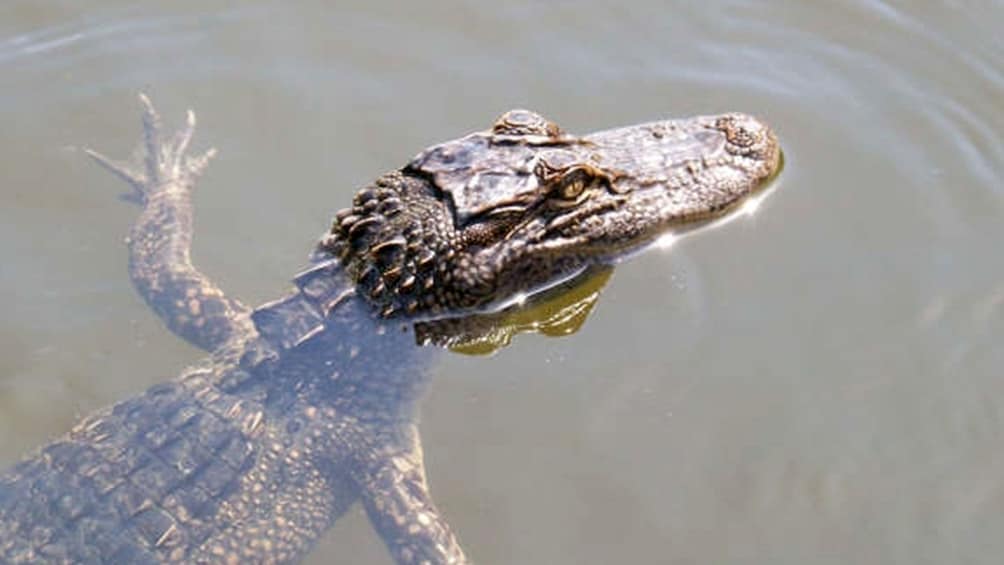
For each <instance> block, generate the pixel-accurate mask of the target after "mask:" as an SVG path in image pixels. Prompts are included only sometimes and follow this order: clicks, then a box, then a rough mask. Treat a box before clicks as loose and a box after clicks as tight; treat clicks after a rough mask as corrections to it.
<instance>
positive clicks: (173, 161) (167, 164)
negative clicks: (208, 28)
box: [84, 93, 216, 204]
mask: <svg viewBox="0 0 1004 565" xmlns="http://www.w3.org/2000/svg"><path fill="white" fill-rule="evenodd" d="M139 101H140V104H141V105H142V106H143V144H142V146H141V149H140V153H141V155H142V156H141V158H140V159H139V160H141V162H142V167H141V168H142V170H139V169H140V167H138V166H137V165H138V164H137V163H123V162H120V161H116V160H113V159H110V158H108V157H106V156H105V155H103V154H101V153H99V152H97V151H94V150H93V149H89V148H85V149H84V151H85V152H86V153H87V155H89V156H90V157H91V158H92V159H94V161H95V162H96V163H97V164H99V165H101V167H103V168H104V169H106V170H108V171H109V172H111V173H112V174H114V175H115V176H117V177H119V178H120V179H122V180H124V181H125V182H127V183H128V184H129V186H131V187H132V192H129V193H127V194H124V195H122V199H123V200H126V201H129V202H135V203H138V204H142V203H144V202H146V200H147V198H148V197H149V195H150V194H151V192H153V191H154V190H156V189H157V188H158V187H161V186H165V185H168V184H173V183H176V182H177V183H182V184H184V185H186V186H191V185H192V181H194V180H195V179H196V178H198V177H199V176H200V175H201V174H202V173H203V172H204V171H205V170H206V166H207V165H208V164H209V160H210V159H212V158H213V156H215V155H216V149H209V150H208V151H206V152H205V153H202V154H201V155H197V156H190V155H188V146H189V144H190V143H191V141H192V135H193V134H194V133H195V123H196V122H195V112H193V111H191V110H188V113H187V115H186V119H185V125H184V127H182V128H181V129H180V130H178V132H177V133H176V134H174V136H172V137H171V138H170V139H168V140H165V139H164V136H163V134H162V132H161V130H162V120H161V117H160V114H159V113H158V112H157V110H156V108H154V106H153V103H152V102H151V101H150V98H149V97H147V95H145V94H142V93H140V95H139Z"/></svg>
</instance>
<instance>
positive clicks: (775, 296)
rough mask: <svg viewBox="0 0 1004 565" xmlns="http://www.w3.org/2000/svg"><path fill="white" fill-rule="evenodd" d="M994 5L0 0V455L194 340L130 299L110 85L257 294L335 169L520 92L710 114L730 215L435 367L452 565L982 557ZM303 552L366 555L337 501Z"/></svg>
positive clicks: (364, 168)
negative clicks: (558, 322)
mask: <svg viewBox="0 0 1004 565" xmlns="http://www.w3.org/2000/svg"><path fill="white" fill-rule="evenodd" d="M1001 21H1004V6H1002V4H1001V3H1000V2H995V1H990V2H980V1H973V2H969V3H961V2H954V3H944V5H936V4H933V3H931V4H930V5H920V4H919V3H899V2H877V1H868V2H866V1H859V2H851V1H848V2H840V3H812V4H809V3H795V2H771V3H767V2H762V3H757V2H724V3H718V4H717V5H716V6H710V5H704V6H701V7H690V8H683V7H676V8H673V9H670V10H667V9H666V7H665V5H664V4H662V3H658V2H635V3H631V4H630V7H614V6H607V5H605V4H604V3H600V2H586V3H583V2H576V3H571V2H554V3H549V4H547V5H546V6H541V5H538V4H537V3H524V2H499V3H474V2H469V3H465V2H456V3H445V2H436V1H430V2H423V3H420V4H415V5H414V6H413V7H410V8H401V7H400V6H393V7H392V6H391V5H390V4H387V5H382V4H380V3H375V2H359V3H338V6H334V5H333V4H332V3H326V2H306V3H299V4H297V6H296V7H290V5H288V4H287V3H282V2H276V1H264V2H256V3H244V4H241V5H240V7H237V8H233V7H227V6H225V3H209V4H208V5H207V3H205V2H194V1H182V2H173V3H169V4H165V3H160V2H124V1H122V2H119V1H106V2H69V1H61V2H60V1H52V2H46V3H35V2H21V1H15V2H7V3H5V4H4V5H3V6H2V7H0V120H2V122H3V124H4V127H3V129H2V131H0V201H2V206H0V258H2V262H0V292H2V294H0V296H3V297H4V305H5V308H4V312H5V314H4V316H3V317H2V321H0V463H3V464H4V465H5V466H6V465H8V464H10V463H12V462H13V461H16V460H17V459H18V458H20V457H22V456H23V455H25V454H26V453H28V452H29V451H30V450H31V449H32V448H33V447H35V446H38V445H40V444H42V443H44V442H46V441H49V440H51V439H53V438H54V437H56V436H58V435H59V434H61V433H63V432H65V431H66V430H67V429H68V428H69V427H70V426H71V425H72V424H73V422H75V421H76V420H77V419H78V418H79V417H80V416H82V415H83V414H86V413H88V412H90V411H92V410H94V409H96V408H98V407H101V406H104V405H107V404H110V403H113V402H115V401H117V400H120V399H122V398H125V397H126V396H128V395H130V394H132V393H135V392H138V391H140V390H142V389H144V388H145V387H147V386H149V385H151V384H152V383H155V382H158V381H161V380H164V379H167V378H170V377H173V376H174V375H176V374H177V373H178V372H179V371H180V370H181V369H182V368H183V367H184V366H185V365H186V364H188V363H190V362H193V361H195V360H196V359H198V358H199V357H200V355H199V353H198V352H197V351H195V350H194V349H192V348H190V347H188V346H186V345H184V344H183V343H181V342H180V341H179V340H177V339H175V338H173V337H172V336H170V335H169V334H168V333H167V332H166V331H165V330H164V329H162V328H161V326H160V325H159V322H158V321H157V320H156V319H155V318H154V317H153V316H152V315H151V314H150V313H149V312H147V310H146V308H145V306H144V305H143V304H142V301H141V300H140V299H139V298H138V297H137V296H136V295H135V293H134V292H132V290H131V288H130V286H129V282H128V280H127V277H126V274H125V249H124V246H123V245H122V239H123V237H124V235H125V233H126V230H127V229H128V226H129V223H130V222H131V220H132V218H133V217H134V216H135V213H136V211H135V210H134V209H132V208H131V207H130V206H128V205H127V204H124V203H122V202H120V201H118V200H116V199H115V197H114V196H115V195H116V194H117V192H119V191H120V190H121V189H122V186H120V185H119V184H117V181H115V180H114V179H112V178H110V177H109V175H107V174H106V173H105V172H103V171H101V170H99V169H98V168H96V167H94V166H93V165H91V164H90V163H89V162H87V160H86V159H85V158H83V156H82V154H81V153H80V151H79V148H80V147H82V146H92V147H96V148H99V149H101V150H103V151H105V152H107V153H109V154H112V155H126V154H128V152H129V151H130V149H131V148H132V146H133V144H134V142H135V141H136V140H137V139H138V133H139V123H138V109H137V105H136V104H135V94H136V92H137V91H140V90H143V91H146V92H149V93H150V94H151V96H153V97H154V99H155V101H156V102H157V103H158V105H159V106H160V107H161V109H162V110H163V112H164V113H165V117H166V118H167V119H168V121H169V122H171V121H174V123H177V121H178V120H180V119H181V116H182V114H183V111H184V110H185V109H186V108H188V107H193V108H195V109H196V110H197V111H198V113H199V117H200V131H199V132H198V134H197V135H198V137H197V140H196V142H197V143H199V144H203V146H205V145H208V144H212V145H215V146H217V147H218V148H219V149H220V157H219V158H218V160H217V162H215V163H214V164H213V165H212V167H211V170H210V172H209V174H208V175H207V176H206V177H205V179H204V180H203V181H202V183H201V184H200V186H199V189H198V193H197V196H196V205H197V209H198V218H197V240H196V244H195V251H194V255H195V259H196V261H197V262H198V264H199V265H200V266H201V267H203V269H204V270H205V271H206V272H208V273H209V274H210V275H211V276H212V277H214V278H215V279H217V280H218V281H220V283H221V285H222V286H223V287H224V288H226V289H227V290H228V291H229V292H231V293H233V294H235V295H237V296H240V297H241V298H243V299H245V300H246V301H247V302H249V303H257V302H261V301H263V300H267V299H270V298H273V297H275V296H277V295H278V294H279V293H280V292H281V291H282V290H283V289H284V288H286V284H287V280H288V278H289V277H290V276H291V275H292V274H293V273H294V272H296V271H297V269H299V268H300V267H302V265H303V264H304V261H305V257H306V254H307V253H308V251H309V249H310V248H311V246H312V244H313V242H314V240H315V238H316V237H317V236H318V235H319V234H320V233H321V232H322V231H324V229H325V228H326V227H327V224H328V221H329V220H330V216H331V215H332V214H333V213H334V211H335V210H337V209H338V208H340V207H342V206H344V205H345V204H346V203H348V201H349V199H350V197H351V195H352V194H353V192H354V191H355V189H356V188H357V187H359V186H361V185H362V184H363V183H365V182H367V181H368V180H370V179H372V178H373V177H375V176H377V175H378V174H379V173H381V172H383V171H386V170H389V169H392V168H395V167H398V166H400V165H401V164H403V163H404V162H406V160H408V159H409V158H410V157H411V156H412V155H414V154H415V153H416V152H417V151H418V150H420V149H421V148H423V147H424V146H426V145H428V144H431V143H434V142H437V141H441V140H444V139H449V138H453V137H456V136H457V135H459V134H463V133H466V132H468V131H470V130H473V129H481V128H484V127H486V126H487V125H489V124H490V123H491V121H492V120H493V119H494V117H495V116H496V115H498V114H499V113H501V112H502V111H504V110H506V109H508V108H510V107H529V108H532V109H534V110H537V111H539V112H541V113H542V114H544V115H546V116H548V117H550V118H551V119H553V120H555V121H557V122H558V123H559V124H561V125H562V126H563V127H564V128H566V129H568V130H570V131H574V132H587V131H590V130H593V129H599V128H605V127H612V126H616V125H622V124H628V123H634V122H639V121H645V120H652V119H659V118H664V117H671V116H685V115H690V114H697V113H716V112H721V111H726V110H740V111H745V112H749V113H753V114H757V115H759V116H761V117H763V118H765V119H767V120H768V121H769V122H770V123H772V124H773V125H774V126H775V128H776V129H777V130H778V132H779V134H780V137H781V140H782V144H783V146H784V148H785V155H786V162H787V167H786V169H785V171H784V173H783V174H782V176H781V178H780V179H779V181H778V186H777V190H775V191H774V193H773V194H772V195H771V197H770V198H769V199H768V200H766V201H765V202H764V204H763V206H761V208H760V209H759V211H758V212H757V213H756V215H754V216H753V217H752V218H743V219H741V220H739V221H735V222H731V223H729V224H728V225H726V226H724V227H722V228H719V229H716V230H714V231H711V232H708V233H703V234H700V235H699V236H696V237H692V238H687V239H685V240H683V241H681V242H679V243H678V244H677V245H675V246H673V248H672V249H670V250H667V251H653V252H649V253H646V254H644V255H642V256H641V257H638V258H636V259H633V260H632V261H630V262H628V263H626V264H624V265H622V266H621V267H620V268H619V269H618V270H617V272H616V273H615V275H614V277H613V280H612V281H611V283H610V284H609V286H608V287H607V289H606V291H605V292H604V295H603V297H602V298H601V300H600V302H599V304H598V306H597V308H596V310H595V312H594V314H593V316H592V318H591V319H590V320H589V322H588V323H587V324H586V326H585V327H584V328H583V329H582V331H580V332H579V333H578V334H576V335H574V336H572V337H569V338H565V339H544V338H539V337H535V338H529V339H527V338H521V339H518V340H517V341H516V343H515V344H514V345H513V346H512V347H510V348H508V349H507V350H505V351H503V352H501V353H500V354H498V355H496V356H494V357H491V358H487V359H486V358H465V357H459V356H447V357H445V358H444V360H443V362H442V363H441V364H440V365H439V366H438V367H437V369H436V377H435V380H434V384H433V387H432V390H431V391H430V394H429V397H428V398H427V399H426V401H425V403H424V407H423V412H424V416H423V421H422V431H423V438H424V444H425V449H426V458H427V464H428V468H429V469H428V470H429V476H430V481H431V483H432V489H433V493H434V495H435V496H436V499H437V502H438V504H439V505H440V507H441V509H442V510H443V511H444V513H445V514H446V515H447V516H448V518H449V519H450V521H451V523H452V525H453V527H454V528H455V530H456V531H457V532H458V534H459V536H460V538H461V540H462V542H463V544H464V545H465V547H466V549H467V551H468V553H469V555H470V556H471V557H472V558H474V559H476V560H477V561H478V562H481V563H612V562H623V561H635V562H678V563H765V564H766V563H771V564H774V563H792V564H797V563H904V564H919V563H961V562H965V563H999V562H1000V556H1001V555H1004V542H1002V541H1001V540H1002V539H1004V538H1002V537H1001V535H1000V533H1001V532H1002V531H1004V450H1002V449H1001V445H1002V441H1004V421H1002V417H1004V380H1002V375H1004V347H1002V346H1001V343H1002V340H1004V321H1002V320H1004V254H1002V253H1001V249H1000V247H1001V242H1002V241H1004V188H1002V184H1001V174H1002V172H1004V143H1002V141H1004V140H1002V137H1001V136H1002V131H1004V113H1002V112H1001V100H1004V68H1002V64H1001V62H1002V61H1004V43H1002V41H1001V39H1000V34H999V27H1000V22H1001ZM309 561H310V562H313V563H328V562H331V561H337V562H346V563H386V562H388V561H389V559H388V557H387V555H386V554H385V552H384V550H383V548H382V546H381V544H380V541H379V540H378V539H377V538H376V537H375V536H374V535H373V533H372V532H371V531H370V528H369V525H368V524H367V523H366V521H365V517H364V516H363V515H362V513H361V511H356V512H352V513H350V516H349V517H347V518H346V519H344V520H343V521H342V522H340V523H339V524H338V525H337V526H336V528H335V531H333V532H332V533H331V535H329V536H328V537H327V538H326V539H325V541H324V543H323V544H322V546H321V547H319V548H318V550H317V551H316V552H315V553H314V554H313V555H312V556H311V558H310V560H309Z"/></svg>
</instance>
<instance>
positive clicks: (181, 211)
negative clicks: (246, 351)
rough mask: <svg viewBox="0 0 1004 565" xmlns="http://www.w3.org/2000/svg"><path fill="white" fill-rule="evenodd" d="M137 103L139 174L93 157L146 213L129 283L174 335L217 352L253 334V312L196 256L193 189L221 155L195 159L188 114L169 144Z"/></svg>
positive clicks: (132, 239) (149, 110)
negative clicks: (202, 266)
mask: <svg viewBox="0 0 1004 565" xmlns="http://www.w3.org/2000/svg"><path fill="white" fill-rule="evenodd" d="M139 99H140V102H141V103H142V105H143V128H144V139H143V147H142V148H141V150H142V154H143V157H142V163H141V164H140V166H138V167H136V166H133V165H131V164H125V163H117V162H114V161H112V160H110V159H108V158H107V157H105V156H103V155H101V154H100V153H97V152H95V151H91V150H89V149H88V150H87V153H88V154H89V155H90V156H91V157H93V158H94V160H95V161H97V162H98V163H99V164H100V165H102V166H103V167H104V168H106V169H108V170H109V171H111V172H112V173H114V174H115V175H116V176H118V177H119V178H121V179H123V180H125V181H126V182H127V183H129V185H130V186H132V189H133V191H132V193H131V194H129V195H128V199H129V200H132V201H134V202H136V203H138V204H140V205H141V206H142V207H143V211H142V213H141V214H140V216H139V218H138V219H137V220H136V224H135V225H134V226H133V228H132V231H131V233H130V236H129V275H130V277H131V278H132V282H133V285H134V286H135V287H136V290H137V291H139V293H140V295H142V296H143V299H144V300H146V303H147V304H148V305H150V307H151V308H153V310H154V311H155V312H156V313H157V315H158V316H160V318H161V319H162V320H163V321H164V323H165V324H166V325H167V327H168V328H169V329H170V330H171V331H172V332H174V333H175V334H177V335H178V336H180V337H182V338H184V339H185V340H187V341H188V342H190V343H192V344H193V345H195V346H197V347H200V348H202V349H205V350H208V351H212V350H215V349H216V348H218V347H220V346H221V345H223V344H224V343H226V342H227V341H229V340H230V339H231V338H233V337H234V336H236V335H238V334H243V333H246V332H249V331H251V329H252V325H251V323H250V321H249V319H248V312H249V309H248V308H247V307H246V306H245V305H243V304H241V303H240V302H239V301H237V300H234V299H232V298H228V297H227V296H226V295H224V293H223V291H222V290H220V288H219V287H218V286H216V284H214V283H213V281H211V280H210V279H209V278H208V277H207V276H206V275H204V274H203V273H201V272H199V271H198V270H197V269H196V268H195V267H194V266H193V265H192V260H191V256H190V249H191V246H192V215H193V210H192V188H193V187H194V185H195V181H196V179H197V178H198V177H199V175H200V174H201V173H202V172H203V171H204V170H205V168H206V165H207V164H208V163H209V159H210V158H212V156H213V155H214V154H215V150H213V149H210V150H209V151H207V152H206V153H204V154H202V155H200V156H197V157H190V156H189V155H188V154H187V151H188V144H189V142H190V141H191V139H192V134H193V132H194V130H195V114H194V113H192V112H191V111H189V112H188V121H187V123H186V125H185V127H183V128H182V129H181V130H180V131H179V132H178V133H177V134H175V135H174V136H173V137H171V138H169V139H165V138H164V137H163V135H162V133H161V120H160V116H159V115H158V114H157V111H156V110H155V109H154V108H153V105H152V104H151V103H150V99H149V98H147V97H146V96H144V95H142V94H141V95H140V97H139Z"/></svg>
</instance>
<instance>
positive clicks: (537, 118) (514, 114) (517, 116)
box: [492, 110, 562, 138]
mask: <svg viewBox="0 0 1004 565" xmlns="http://www.w3.org/2000/svg"><path fill="white" fill-rule="evenodd" d="M492 133H494V134H496V135H539V136H543V137H553V138H557V137H561V134H562V132H561V128H559V127H558V124H556V123H554V122H552V121H550V120H548V119H547V118H545V117H544V116H541V115H540V114H538V113H536V112H531V111H530V110H509V111H508V112H506V113H505V114H502V115H501V116H500V117H499V119H497V120H495V124H494V125H493V126H492Z"/></svg>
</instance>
